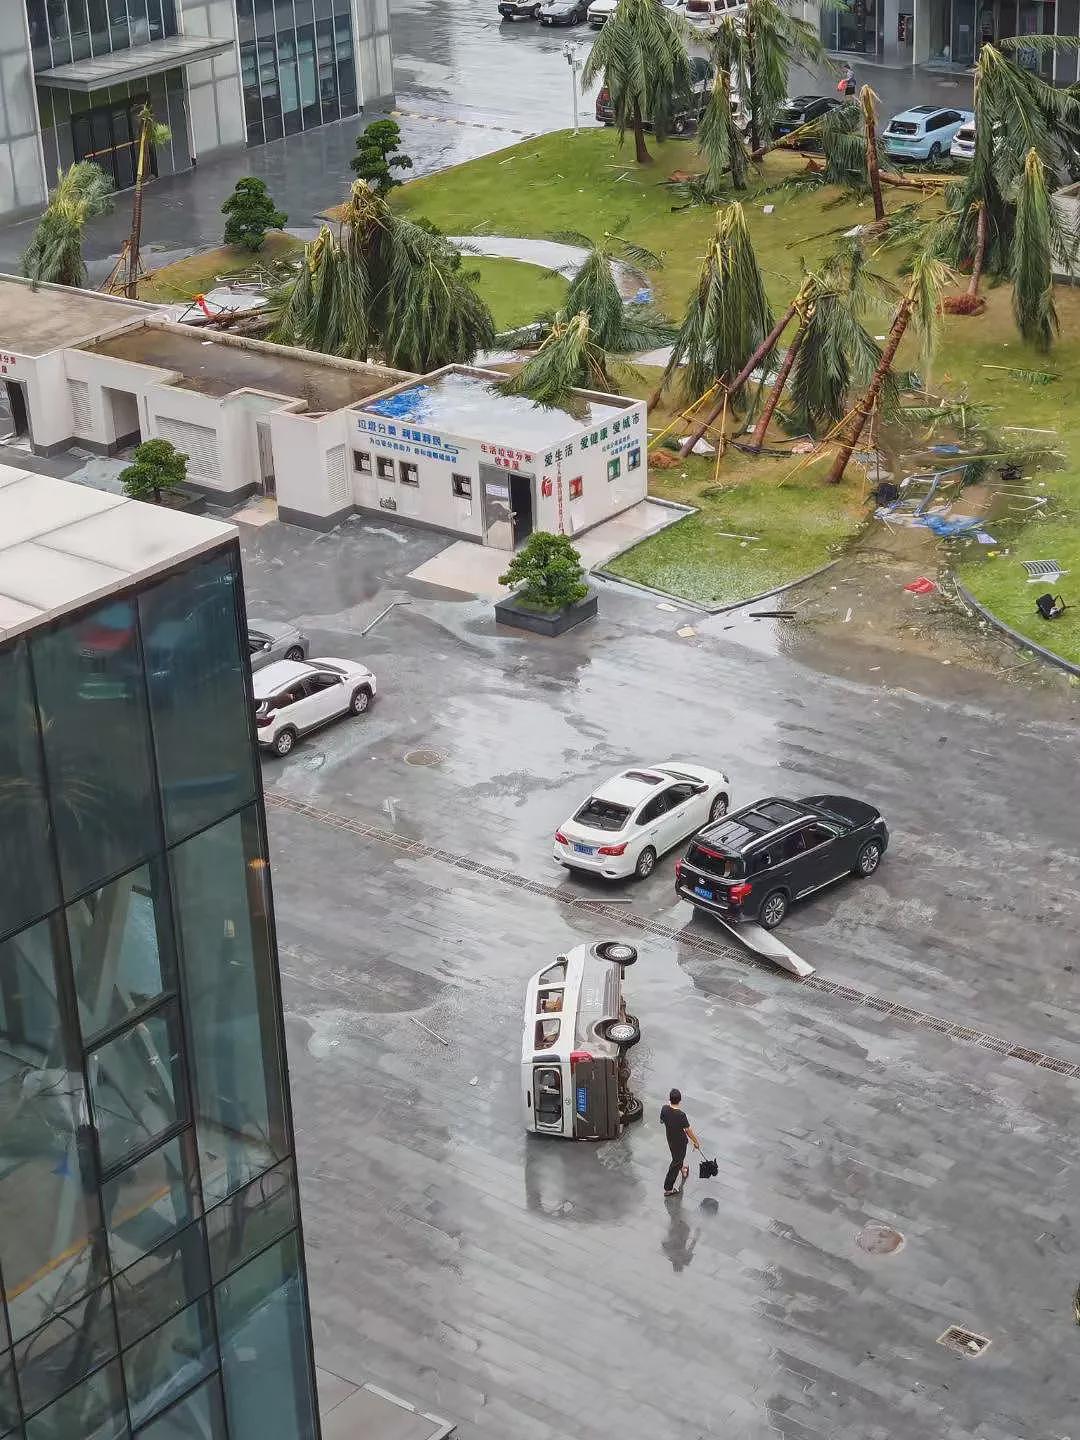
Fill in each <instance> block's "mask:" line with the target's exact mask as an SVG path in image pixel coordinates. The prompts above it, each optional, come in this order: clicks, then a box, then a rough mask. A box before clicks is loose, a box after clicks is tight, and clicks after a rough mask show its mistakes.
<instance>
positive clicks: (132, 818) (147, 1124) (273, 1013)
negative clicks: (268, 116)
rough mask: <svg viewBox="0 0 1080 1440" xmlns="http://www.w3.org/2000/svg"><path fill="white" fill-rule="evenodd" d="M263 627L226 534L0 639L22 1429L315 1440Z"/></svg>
mask: <svg viewBox="0 0 1080 1440" xmlns="http://www.w3.org/2000/svg"><path fill="white" fill-rule="evenodd" d="M38 478H39V477H31V478H30V482H29V483H31V484H33V483H35V481H37V480H38ZM21 483H23V484H25V483H27V482H21ZM49 483H50V484H52V485H56V484H57V483H59V482H49ZM17 488H18V487H17V486H16V485H12V486H9V487H7V492H8V493H9V494H10V492H11V491H13V490H15V489H17ZM65 488H68V487H65ZM70 488H74V487H70ZM88 493H90V494H94V492H88ZM5 498H6V496H5V492H4V491H0V504H2V502H3V501H4V500H5ZM101 498H104V497H101ZM109 498H110V499H111V497H109ZM134 503H135V502H123V503H122V505H121V507H120V508H121V509H123V508H126V506H130V505H132V504H134ZM137 508H138V509H139V510H145V509H147V508H148V507H144V506H138V507H137ZM116 514H117V511H115V510H112V511H109V512H107V513H106V514H104V515H95V516H93V517H92V518H91V519H90V520H87V521H85V522H84V523H85V524H86V525H92V524H95V525H100V524H104V523H105V522H113V520H114V517H115V516H116ZM166 518H169V517H168V512H158V513H157V515H155V520H154V523H155V524H156V525H160V524H161V523H162V522H163V520H165V519H166ZM171 518H172V519H173V520H177V519H178V520H183V521H185V522H186V524H187V525H188V526H190V525H191V524H198V525H202V526H206V525H207V522H204V521H194V520H192V517H187V516H180V517H171ZM139 523H140V524H141V523H143V522H142V520H141V518H139ZM67 528H68V530H75V529H78V528H79V527H78V526H69V527H67ZM223 528H224V527H220V526H216V525H214V526H213V527H212V529H213V530H214V531H221V530H223ZM100 534H101V532H100V531H99V532H98V537H99V539H100ZM35 548H37V547H36V546H35ZM113 548H114V549H115V548H116V547H115V546H114V547H113ZM189 549H190V547H189ZM2 554H3V552H2V548H0V557H2ZM2 571H3V567H2V566H0V575H2ZM3 613H4V597H2V596H0V620H2V618H3ZM242 620H243V603H242V594H241V578H240V562H239V550H238V546H237V544H236V542H235V540H232V539H229V540H227V541H226V542H225V543H223V544H222V543H220V542H216V543H215V544H214V546H213V548H211V549H210V550H209V551H207V552H205V553H200V554H198V555H196V556H194V557H193V558H191V559H187V560H185V561H184V562H183V563H182V564H180V565H176V566H173V567H172V568H171V569H170V570H167V571H165V572H164V573H158V574H156V575H155V576H154V577H153V578H152V579H148V580H146V581H140V582H137V583H136V584H135V585H134V586H131V585H129V586H127V587H126V588H124V589H122V590H120V591H118V592H117V593H113V594H109V595H108V596H107V597H106V598H104V599H101V598H98V599H97V600H96V601H95V603H93V604H92V605H90V606H87V607H86V608H83V609H81V610H77V611H75V612H73V613H68V614H65V615H64V616H63V618H62V619H59V620H56V619H52V620H50V621H49V622H48V623H45V624H40V625H33V626H31V627H30V628H29V629H25V630H23V632H22V633H20V634H19V635H18V636H17V637H16V638H14V639H9V640H8V641H7V642H6V643H5V642H0V1290H2V1305H0V1436H8V1435H11V1436H17V1437H20V1440H121V1437H131V1436H138V1437H140V1440H272V1437H282V1440H294V1437H295V1440H317V1436H318V1420H317V1417H316V1404H315V1390H314V1368H313V1362H312V1353H311V1345H310V1324H309V1318H308V1307H307V1292H306V1281H305V1275H304V1265H303V1253H302V1245H301V1234H300V1229H299V1212H298V1203H297V1192H296V1179H295V1174H294V1166H293V1141H292V1129H291V1121H290V1108H289V1095H288V1081H287V1073H286V1068H285V1054H284V1039H283V1029H282V1017H281V1005H280V997H279V988H278V986H279V981H278V971H277V958H276V949H275V938H274V924H273V912H272V901H271V892H270V880H269V870H268V863H267V845H266V829H265V820H264V815H263V807H262V795H261V788H260V779H259V769H258V764H257V760H256V752H255V748H254V743H253V734H252V718H251V717H252V708H251V700H250V683H249V679H248V674H247V667H246V661H245V648H244V646H243V645H242V643H241V641H242Z"/></svg>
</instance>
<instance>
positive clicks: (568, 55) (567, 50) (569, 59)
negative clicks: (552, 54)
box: [562, 44, 581, 135]
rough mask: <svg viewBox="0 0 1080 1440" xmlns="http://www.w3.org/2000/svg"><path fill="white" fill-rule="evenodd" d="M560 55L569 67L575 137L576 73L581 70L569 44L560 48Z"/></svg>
mask: <svg viewBox="0 0 1080 1440" xmlns="http://www.w3.org/2000/svg"><path fill="white" fill-rule="evenodd" d="M562 53H563V57H564V58H565V60H566V63H567V65H569V66H570V94H571V96H572V98H573V101H574V134H575V135H576V134H577V133H578V87H577V77H578V71H579V70H580V69H581V61H580V60H579V58H578V54H577V51H576V50H575V49H574V48H573V46H572V45H569V44H566V45H564V46H563V47H562Z"/></svg>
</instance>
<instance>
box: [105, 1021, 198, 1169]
mask: <svg viewBox="0 0 1080 1440" xmlns="http://www.w3.org/2000/svg"><path fill="white" fill-rule="evenodd" d="M86 1069H87V1074H88V1076H89V1079H90V1100H91V1103H92V1105H93V1112H94V1124H95V1126H96V1127H97V1133H98V1145H99V1147H100V1151H101V1163H102V1166H103V1167H104V1168H105V1169H106V1170H108V1169H111V1167H112V1166H113V1165H117V1164H119V1162H120V1161H121V1160H123V1158H124V1156H125V1155H130V1154H131V1153H132V1152H133V1151H135V1150H138V1149H140V1148H141V1147H142V1146H144V1145H148V1144H149V1143H150V1141H151V1140H153V1139H154V1137H155V1136H157V1135H160V1134H161V1133H162V1131H164V1130H168V1128H169V1127H170V1126H171V1125H175V1124H176V1122H177V1121H178V1120H181V1119H183V1118H184V1110H185V1106H184V1102H183V1076H182V1073H181V1069H180V1026H179V1022H178V1018H177V1011H176V1006H175V1005H166V1006H165V1008H164V1009H163V1010H160V1011H158V1012H157V1014H155V1015H148V1016H147V1017H146V1019H145V1020H139V1021H137V1022H136V1023H135V1024H134V1025H132V1027H131V1029H130V1030H125V1031H124V1033H123V1034H122V1035H117V1036H116V1038H115V1039H113V1040H109V1041H107V1042H106V1044H104V1045H100V1046H98V1048H97V1049H96V1050H92V1051H91V1052H90V1054H89V1056H88V1057H87V1065H86Z"/></svg>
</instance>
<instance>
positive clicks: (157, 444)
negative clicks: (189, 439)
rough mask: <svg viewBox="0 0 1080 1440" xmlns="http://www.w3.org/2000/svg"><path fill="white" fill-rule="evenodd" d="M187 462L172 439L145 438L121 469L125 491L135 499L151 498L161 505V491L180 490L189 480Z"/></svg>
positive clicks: (121, 480)
mask: <svg viewBox="0 0 1080 1440" xmlns="http://www.w3.org/2000/svg"><path fill="white" fill-rule="evenodd" d="M187 462H188V457H187V456H186V455H185V454H184V452H183V451H182V450H177V448H176V446H175V445H174V444H173V443H172V441H171V440H144V441H143V442H142V444H141V445H136V446H135V454H134V456H133V457H132V461H131V464H130V465H128V466H126V467H125V468H124V469H123V470H121V471H120V475H119V480H120V483H121V485H123V487H124V494H125V495H127V496H128V497H129V498H130V499H132V500H149V499H151V498H152V499H153V502H154V504H155V505H160V504H161V494H162V491H169V490H178V489H179V488H180V486H181V485H183V483H184V481H185V480H186V479H187Z"/></svg>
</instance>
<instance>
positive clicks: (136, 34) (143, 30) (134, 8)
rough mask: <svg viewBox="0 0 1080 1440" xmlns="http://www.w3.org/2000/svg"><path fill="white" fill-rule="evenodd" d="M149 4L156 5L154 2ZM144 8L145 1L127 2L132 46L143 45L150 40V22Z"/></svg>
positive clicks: (145, 5) (134, 0) (131, 0)
mask: <svg viewBox="0 0 1080 1440" xmlns="http://www.w3.org/2000/svg"><path fill="white" fill-rule="evenodd" d="M151 3H152V4H153V3H156V0H151ZM146 7H147V0H128V20H129V24H130V26H131V43H132V45H145V44H146V43H147V41H148V40H149V39H150V21H149V17H148V12H147V8H146Z"/></svg>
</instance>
